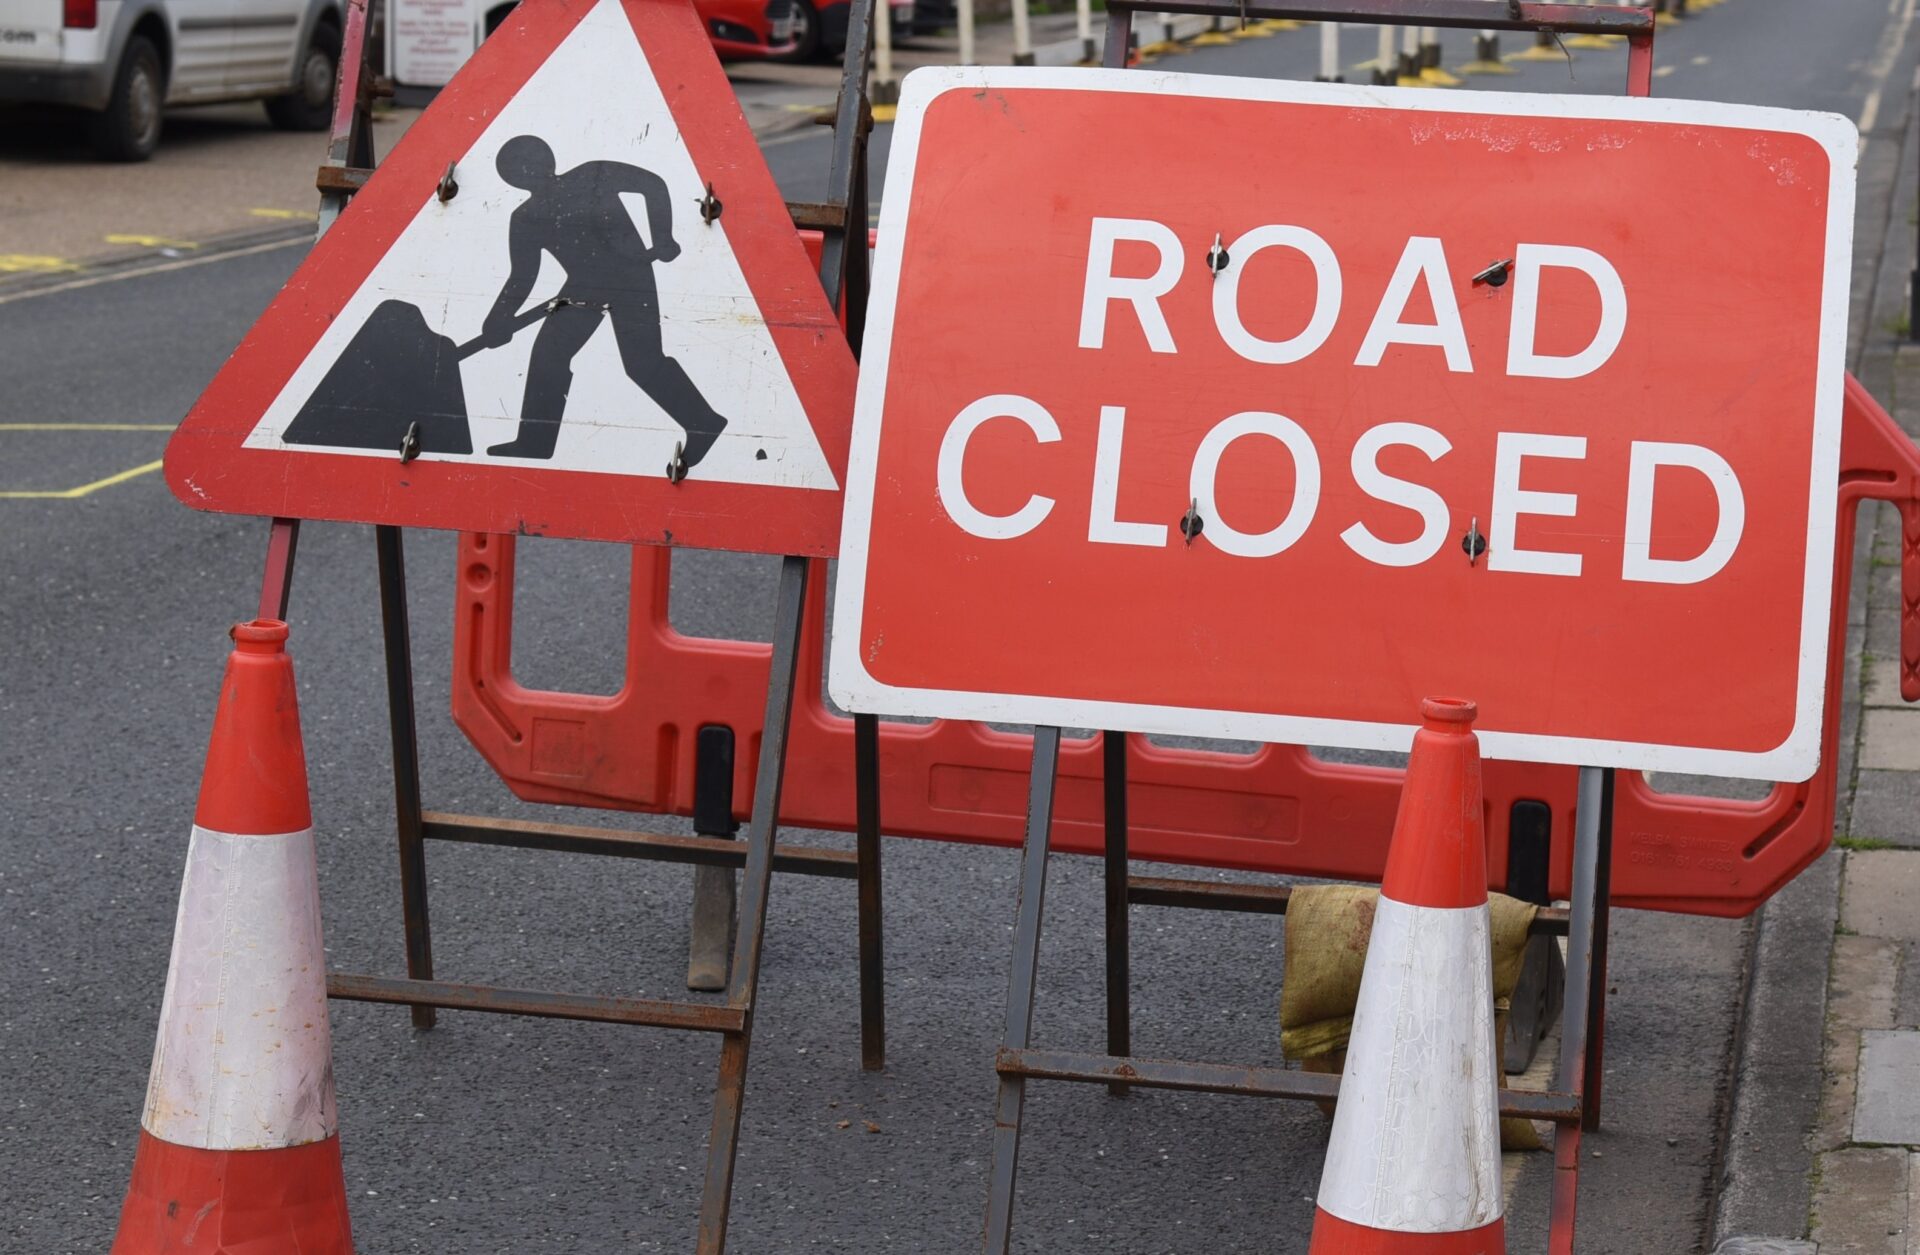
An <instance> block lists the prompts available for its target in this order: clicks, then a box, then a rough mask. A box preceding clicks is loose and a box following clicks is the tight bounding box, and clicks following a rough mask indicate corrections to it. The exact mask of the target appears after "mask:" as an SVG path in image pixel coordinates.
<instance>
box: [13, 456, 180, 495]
mask: <svg viewBox="0 0 1920 1255" xmlns="http://www.w3.org/2000/svg"><path fill="white" fill-rule="evenodd" d="M160 466H161V464H160V463H159V462H147V463H145V464H143V465H140V466H136V467H134V468H133V469H132V470H127V471H121V472H120V473H119V474H118V475H109V476H107V477H106V478H105V479H96V480H94V481H93V482H92V483H91V484H82V485H80V486H79V487H78V488H61V489H47V490H40V491H32V492H20V491H8V492H0V501H77V500H79V499H80V498H81V497H84V496H87V495H89V494H90V493H96V492H99V491H100V490H101V489H102V488H111V487H113V486H114V485H115V484H124V483H126V482H127V481H128V480H130V479H135V478H137V477H139V476H141V475H147V474H151V473H152V472H154V471H157V470H159V469H160Z"/></svg>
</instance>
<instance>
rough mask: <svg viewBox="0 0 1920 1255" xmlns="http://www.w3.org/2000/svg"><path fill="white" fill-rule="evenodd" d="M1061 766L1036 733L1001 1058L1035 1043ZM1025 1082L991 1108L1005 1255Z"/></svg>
mask: <svg viewBox="0 0 1920 1255" xmlns="http://www.w3.org/2000/svg"><path fill="white" fill-rule="evenodd" d="M1059 766H1060V729H1058V728H1035V729H1034V730H1033V774H1032V776H1031V777H1030V778H1029V780H1028V783H1027V843H1026V848H1025V851H1024V852H1023V853H1022V854H1021V856H1020V905H1019V907H1018V910H1017V914H1016V922H1015V924H1014V929H1013V963H1012V965H1011V971H1010V972H1009V974H1008V977H1007V1031H1006V1034H1005V1036H1004V1037H1003V1038H1002V1039H1001V1041H1002V1044H1001V1047H1000V1054H1001V1056H1002V1057H1003V1058H1004V1057H1005V1056H1006V1054H1007V1052H1009V1051H1021V1050H1026V1049H1027V1048H1028V1046H1029V1045H1031V1044H1032V1038H1033V992H1034V984H1035V982H1036V981H1037V980H1038V979H1039V975H1040V920H1041V913H1042V912H1041V907H1042V906H1043V904H1044V903H1045V900H1046V896H1047V834H1048V833H1049V832H1050V831H1051V830H1052V828H1053V786H1054V778H1055V775H1056V774H1057V771H1058V768H1059ZM1026 1097H1027V1079H1026V1076H1025V1075H1024V1074H1022V1073H1020V1072H1014V1071H1008V1070H1006V1069H1004V1068H1002V1069H1000V1090H999V1094H998V1095H997V1096H996V1097H995V1099H994V1103H993V1166H992V1168H991V1170H990V1174H989V1181H990V1184H989V1187H988V1188H989V1190H990V1193H989V1194H988V1196H987V1235H986V1247H985V1249H986V1250H987V1251H989V1252H994V1253H996V1255H1006V1252H1007V1250H1008V1244H1009V1243H1010V1242H1011V1241H1012V1240H1013V1189H1014V1178H1015V1176H1016V1174H1017V1173H1018V1171H1019V1163H1020V1111H1021V1108H1022V1106H1024V1105H1025V1103H1026Z"/></svg>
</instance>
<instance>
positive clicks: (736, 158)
mask: <svg viewBox="0 0 1920 1255" xmlns="http://www.w3.org/2000/svg"><path fill="white" fill-rule="evenodd" d="M854 374H855V366H854V360H853V353H852V350H851V349H850V348H849V347H848V344H847V340H846V336H845V333H844V332H843V331H842V330H841V328H840V325H839V323H838V321H837V320H836V318H835V316H834V311H833V307H832V306H831V305H830V304H829V303H828V301H827V297H826V293H825V291H824V290H823V289H822V287H821V285H820V280H819V277H818V273H817V271H816V270H815V269H814V267H813V265H812V263H810V262H809V261H808V260H807V255H806V250H805V249H804V247H803V246H802V244H801V242H800V237H799V235H798V233H797V232H796V231H795V230H794V226H793V220H792V218H791V217H790V216H789V214H788V211H787V207H786V202H785V201H784V200H783V199H782V198H781V195H780V191H779V189H778V188H777V187H776V186H775V184H774V181H773V176H772V175H771V174H770V173H769V172H768V170H767V167H766V163H765V162H764V161H763V160H762V159H761V156H760V150H759V146H758V145H757V144H756V143H755V141H754V138H753V134H752V132H751V130H749V128H748V126H747V122H746V119H745V117H744V116H743V115H742V113H741V111H740V105H739V102H738V101H737V100H736V99H735V97H734V93H733V88H732V87H731V85H730V84H729V83H728V82H727V77H726V75H725V74H724V73H723V72H722V71H721V69H720V64H719V62H718V61H717V60H715V58H714V54H713V47H712V44H711V42H710V41H709V40H708V38H707V35H706V32H705V30H704V29H703V28H702V26H701V24H700V18H699V15H698V14H697V13H696V12H695V11H694V9H693V6H692V5H690V4H687V3H685V2H684V0H523V3H521V4H520V5H518V6H517V7H516V8H515V9H514V12H513V13H512V15H511V16H509V17H508V18H507V20H506V23H505V24H504V25H502V26H501V27H500V29H499V30H498V31H497V32H496V33H495V34H494V35H493V36H492V37H491V38H489V39H488V40H487V42H486V43H485V44H484V45H483V46H482V47H481V49H480V50H479V52H478V53H477V54H476V55H475V56H474V57H473V59H472V60H470V61H468V62H467V63H466V65H465V66H464V67H463V68H462V69H461V70H460V72H459V73H458V74H457V75H456V76H455V77H454V79H453V82H452V83H451V84H450V85H449V86H448V87H447V89H446V90H445V91H443V92H441V93H440V95H439V96H438V97H437V98H435V100H434V102H433V104H432V105H431V106H429V108H428V109H427V111H426V112H425V114H423V115H422V117H421V118H420V120H419V121H418V122H416V123H415V124H414V125H413V127H412V128H411V129H410V130H409V131H408V132H407V133H406V135H405V136H404V137H403V138H402V139H401V140H400V142H399V144H398V145H396V146H395V148H394V151H393V153H392V155H391V156H390V157H388V158H387V159H386V160H385V161H383V162H381V164H380V166H379V168H378V169H377V170H376V171H375V172H374V173H373V176H372V177H371V178H370V179H369V180H368V182H367V184H366V186H365V188H363V189H362V190H361V191H360V192H359V193H357V194H356V195H355V196H354V198H353V201H352V203H351V204H349V205H348V206H347V208H346V210H345V212H344V213H342V214H341V216H340V218H339V220H338V221H337V222H336V223H335V224H334V226H333V227H332V228H331V229H330V230H329V231H328V232H327V234H326V235H325V237H323V238H322V239H321V240H320V242H319V243H318V244H317V245H316V246H315V247H314V250H313V252H312V253H311V254H310V255H309V256H308V257H307V259H306V261H305V262H303V263H302V264H301V266H300V268H299V270H298V271H296V272H295V273H294V276H293V278H292V279H291V280H290V281H289V282H288V284H287V286H286V288H285V289H284V290H283V291H282V292H281V293H280V295H279V296H278V297H276V298H275V300H274V302H273V304H272V305H271V306H269V307H268V309H267V311H266V313H265V314H263V315H262V316H261V318H260V320H259V322H257V323H256V324H255V325H254V327H253V329H252V330H251V331H250V332H249V333H248V334H247V338H246V339H245V340H244V341H243V342H242V343H241V345H240V347H239V349H238V350H237V351H236V352H235V353H234V356H233V358H232V359H231V360H230V361H228V363H227V364H226V366H225V367H224V368H222V370H221V371H220V373H219V375H218V376H216V377H215V379H214V381H213V383H212V384H211V385H209V387H208V388H207V391H206V393H205V395H203V396H202V397H201V398H200V400H199V401H198V402H197V403H196V404H195V406H194V408H193V410H192V412H191V413H189V414H188V416H187V418H186V421H185V422H184V423H182V424H181V427H180V430H179V432H178V433H177V434H176V435H175V436H174V438H173V440H172V442H171V443H170V444H169V445H168V447H167V456H166V474H167V482H168V484H169V485H170V486H171V487H172V488H173V491H174V493H175V495H177V496H178V497H179V498H180V499H181V500H182V501H184V502H186V503H187V504H188V505H191V506H195V507H197V508H199V509H207V510H223V511H229V512H234V513H242V514H266V515H285V516H291V517H299V518H321V519H340V520H347V521H353V522H365V523H389V524H398V525H402V526H408V527H442V528H457V529H462V530H467V531H489V532H521V531H524V532H529V533H533V534H538V535H545V536H566V537H577V538H584V539H590V540H615V541H644V542H650V543H661V544H675V545H689V546H695V547H701V548H717V549H741V550H751V551H757V552H765V553H791V554H805V555H810V556H824V555H830V554H832V553H833V552H834V547H835V544H836V541H837V539H838V532H839V524H840V484H841V479H842V476H843V475H844V473H845V460H846V446H847V430H848V424H849V422H850V419H851V411H852V406H853V392H854Z"/></svg>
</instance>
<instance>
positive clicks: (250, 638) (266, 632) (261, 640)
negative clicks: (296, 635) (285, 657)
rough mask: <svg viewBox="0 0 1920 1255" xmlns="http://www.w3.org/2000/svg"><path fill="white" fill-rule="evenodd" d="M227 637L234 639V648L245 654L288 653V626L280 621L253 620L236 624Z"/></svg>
mask: <svg viewBox="0 0 1920 1255" xmlns="http://www.w3.org/2000/svg"><path fill="white" fill-rule="evenodd" d="M227 635H228V636H229V637H230V638H232V640H233V647H234V648H235V649H236V650H238V651H239V652H241V653H243V654H278V653H284V652H286V644H287V625H286V624H284V623H282V622H281V621H280V620H278V619H251V620H248V621H247V622H245V623H236V624H234V625H233V627H232V628H231V629H229V630H228V632H227Z"/></svg>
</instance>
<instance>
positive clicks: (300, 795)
mask: <svg viewBox="0 0 1920 1255" xmlns="http://www.w3.org/2000/svg"><path fill="white" fill-rule="evenodd" d="M286 640H287V625H286V624H284V623H278V622H274V621H272V620H266V619H261V620H256V621H254V622H252V623H242V624H240V625H239V626H237V627H235V628H234V629H233V652H232V653H231V654H229V655H228V657H227V670H226V674H225V676H224V677H222V679H221V682H220V706H219V710H218V712H217V713H216V715H215V716H214V721H213V738H212V741H211V743H210V744H209V745H208V747H207V768H206V772H205V774H204V775H203V776H202V777H201V781H200V805H199V808H198V809H197V810H196V811H195V813H194V824H193V837H192V842H191V844H190V845H189V846H188V849H187V870H186V875H185V878H184V880H183V882H182V884H181V888H180V913H179V916H178V918H177V919H176V921H175V923H174V932H173V960H172V963H171V965H170V966H169V967H168V969H167V988H166V993H165V995H164V996H163V998H162V1000H161V1004H160V1033H159V1040H158V1042H157V1043H156V1044H155V1046H154V1050H153V1071H152V1073H151V1075H150V1077H149V1079H148V1082H147V1103H146V1109H145V1112H144V1113H143V1114H142V1116H141V1120H140V1147H139V1149H138V1150H137V1151H136V1152H135V1154H134V1159H133V1183H132V1184H131V1185H130V1186H129V1187H128V1189H127V1201H126V1203H125V1204H124V1205H123V1206H122V1208H121V1211H120V1231H119V1233H118V1234H117V1235H115V1237H114V1240H113V1252H114V1255H157V1253H158V1252H176V1251H179V1252H189V1251H190V1252H195V1253H196V1255H199V1253H204V1255H221V1253H223V1252H224V1253H227V1255H242V1253H244V1255H352V1251H353V1235H352V1233H351V1232H350V1231H349V1229H348V1225H347V1191H346V1183H345V1181H344V1180H343V1179H342V1178H341V1172H340V1136H339V1126H338V1121H337V1118H336V1115H335V1111H334V1096H333V1063H332V1049H331V1043H330V1041H329V1038H328V1033H327V976H326V959H325V955H324V954H323V953H322V952H321V945H320V887H319V882H318V875H317V869H316V866H315V862H314V845H313V819H312V815H311V812H310V811H309V810H308V808H307V765H306V756H305V754H304V753H303V752H302V750H301V747H300V712H299V710H298V708H297V707H296V705H295V700H294V685H293V663H292V661H291V660H290V659H288V657H287V654H286Z"/></svg>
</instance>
